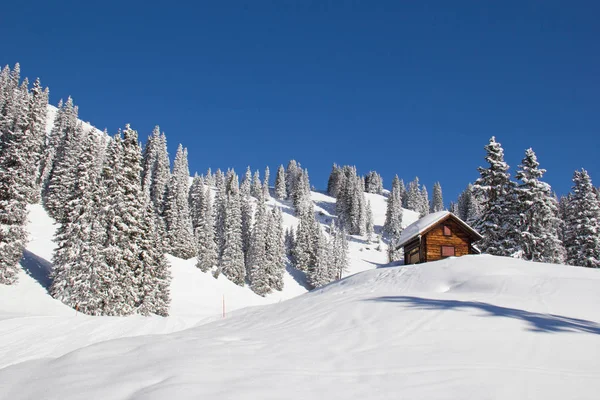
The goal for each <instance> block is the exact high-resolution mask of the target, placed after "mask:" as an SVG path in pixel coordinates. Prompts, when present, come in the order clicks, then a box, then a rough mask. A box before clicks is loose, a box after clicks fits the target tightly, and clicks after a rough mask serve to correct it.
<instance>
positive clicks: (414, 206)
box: [406, 176, 423, 214]
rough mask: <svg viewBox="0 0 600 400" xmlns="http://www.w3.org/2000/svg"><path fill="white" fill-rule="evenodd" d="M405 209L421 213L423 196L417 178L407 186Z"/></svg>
mask: <svg viewBox="0 0 600 400" xmlns="http://www.w3.org/2000/svg"><path fill="white" fill-rule="evenodd" d="M406 198H407V199H406V208H408V209H409V210H413V211H416V212H418V213H419V214H420V213H421V208H422V203H423V196H422V193H421V185H420V184H419V177H418V176H417V177H415V179H414V180H413V181H412V182H410V183H409V184H408V189H407V192H406Z"/></svg>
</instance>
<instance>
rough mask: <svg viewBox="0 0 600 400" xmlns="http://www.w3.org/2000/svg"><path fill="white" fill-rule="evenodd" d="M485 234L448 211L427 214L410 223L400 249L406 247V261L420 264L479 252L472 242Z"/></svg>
mask: <svg viewBox="0 0 600 400" xmlns="http://www.w3.org/2000/svg"><path fill="white" fill-rule="evenodd" d="M481 238H482V236H481V235H480V234H479V233H478V232H477V231H476V230H475V229H473V228H471V227H470V226H469V225H468V224H467V223H466V222H464V221H463V220H461V219H460V218H458V217H457V216H456V215H454V214H452V213H451V212H449V211H440V212H436V213H433V214H429V215H426V216H425V217H423V218H421V219H420V220H418V221H416V222H415V223H413V224H411V225H409V226H407V227H406V228H405V229H404V230H403V231H402V234H401V235H400V238H399V241H398V244H397V249H400V247H403V248H404V264H418V263H424V262H428V261H436V260H441V259H442V258H446V257H460V256H464V255H466V254H479V250H478V249H477V248H476V247H475V246H474V245H473V243H474V242H476V241H478V240H480V239H481Z"/></svg>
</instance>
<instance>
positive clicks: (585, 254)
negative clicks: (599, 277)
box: [565, 169, 600, 268]
mask: <svg viewBox="0 0 600 400" xmlns="http://www.w3.org/2000/svg"><path fill="white" fill-rule="evenodd" d="M573 184H574V185H573V189H572V193H571V196H570V199H569V202H568V208H567V216H566V221H565V222H566V229H565V247H566V250H567V263H568V264H569V265H577V266H582V267H590V268H599V267H600V205H599V204H598V197H596V193H595V190H594V187H593V186H592V180H591V178H590V176H589V175H588V173H587V171H586V170H584V169H582V170H581V171H575V173H574V174H573Z"/></svg>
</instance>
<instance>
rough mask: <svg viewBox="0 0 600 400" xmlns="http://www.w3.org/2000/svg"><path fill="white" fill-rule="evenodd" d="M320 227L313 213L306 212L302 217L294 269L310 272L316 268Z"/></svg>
mask: <svg viewBox="0 0 600 400" xmlns="http://www.w3.org/2000/svg"><path fill="white" fill-rule="evenodd" d="M318 225H319V224H318V223H317V221H316V220H315V215H314V213H313V212H305V213H303V214H301V215H300V223H299V224H298V227H297V228H296V232H295V233H296V234H295V238H294V239H295V240H294V248H293V250H292V262H293V265H294V268H296V269H298V270H300V271H304V272H308V271H309V270H310V269H311V268H312V267H313V266H314V263H313V262H314V258H315V252H316V250H315V243H316V237H315V233H316V232H317V229H319V226H318Z"/></svg>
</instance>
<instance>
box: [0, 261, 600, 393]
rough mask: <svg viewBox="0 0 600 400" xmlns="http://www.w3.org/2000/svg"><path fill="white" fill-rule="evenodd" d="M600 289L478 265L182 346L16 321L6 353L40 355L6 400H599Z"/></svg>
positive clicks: (189, 336)
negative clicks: (50, 337)
mask: <svg viewBox="0 0 600 400" xmlns="http://www.w3.org/2000/svg"><path fill="white" fill-rule="evenodd" d="M599 288H600V275H599V274H598V271H596V270H588V269H583V268H576V267H565V266H554V265H545V264H535V263H527V262H523V261H518V260H512V259H506V258H499V257H491V256H466V257H462V258H459V259H454V258H453V259H447V260H444V261H440V262H435V263H429V264H423V265H419V266H406V267H404V266H400V267H387V268H379V269H375V270H370V271H366V272H363V273H360V274H356V275H353V276H350V277H348V278H346V279H344V280H342V281H339V282H336V283H334V284H331V285H329V286H327V287H325V288H323V289H321V290H317V291H314V292H311V293H308V294H304V295H302V296H299V297H296V298H293V299H291V300H288V301H284V302H281V303H277V304H272V305H267V306H263V307H252V308H246V309H243V310H238V311H236V312H233V313H232V314H231V315H229V316H228V317H227V318H225V319H219V320H216V321H212V322H207V323H203V324H197V325H195V326H191V327H186V328H185V329H181V330H179V331H178V332H174V333H169V334H157V333H160V332H157V331H154V332H152V333H153V334H152V335H146V336H141V335H143V333H141V332H142V331H143V329H144V328H150V327H151V326H152V328H157V329H158V328H161V327H162V328H163V329H165V330H166V329H167V325H174V324H175V322H174V321H177V320H179V318H178V317H170V318H163V319H161V318H156V319H144V318H142V317H132V318H115V319H108V318H89V317H83V318H82V316H77V317H75V316H72V315H71V316H69V315H66V314H65V315H62V316H59V315H56V316H55V317H46V318H50V322H47V323H45V324H44V326H42V322H41V321H40V320H41V319H42V317H38V318H33V320H28V319H24V318H21V319H17V322H16V323H15V324H14V326H12V329H9V328H8V327H7V326H6V323H7V322H8V323H9V322H10V321H11V320H4V321H2V324H1V325H0V326H2V330H3V332H2V336H1V337H3V346H2V348H4V352H5V353H6V350H7V348H13V346H16V347H19V346H20V341H21V340H22V341H26V342H27V343H28V344H29V345H30V346H33V347H29V349H31V350H29V353H23V352H21V354H16V355H15V354H11V353H10V351H9V352H8V353H9V354H8V355H7V354H3V355H2V357H1V358H0V359H1V360H3V362H4V364H5V365H8V364H12V365H8V366H6V367H4V368H2V369H0V398H6V399H38V398H44V399H61V400H62V399H80V398H82V397H84V398H88V399H173V398H177V399H198V398H206V399H209V398H215V399H216V398H235V399H281V398H286V399H307V398H314V399H321V398H323V399H329V398H345V399H354V398H356V399H365V398H368V399H398V398H407V399H415V398H418V399H478V400H480V399H565V398H568V399H575V398H577V399H597V398H598V396H597V394H598V392H599V390H600V379H599V378H600V362H599V361H598V360H599V359H600V324H598V322H597V321H600V310H599V309H598V304H600V290H598V289H599ZM2 295H3V296H5V293H3V294H2ZM3 298H4V297H3ZM57 314H58V313H57ZM77 318H80V320H77ZM97 321H99V322H97ZM160 323H162V324H163V325H162V326H160ZM134 325H135V326H136V329H137V330H138V332H139V333H138V335H139V336H137V335H136V337H123V338H119V337H120V336H128V334H129V333H131V331H128V328H129V327H131V326H134ZM48 327H51V328H52V329H53V330H54V331H56V333H57V334H56V337H60V338H61V340H60V341H59V342H47V341H46V337H47V336H48V331H47V330H46V329H47V328H48ZM102 327H103V328H104V329H101V328H102ZM168 328H173V326H169V327H168ZM180 328H181V327H180ZM149 330H150V329H149ZM14 331H17V333H13V332H14ZM82 331H84V332H86V333H88V334H89V335H95V336H94V337H95V338H98V337H100V336H102V335H105V339H103V340H97V342H98V343H96V344H92V345H88V344H87V343H85V342H79V343H77V340H78V338H80V337H83V336H84V335H81V332H82ZM7 333H8V336H6V334H7ZM52 333H53V332H52V331H51V332H50V334H52ZM58 333H62V335H58ZM147 333H148V332H147ZM35 334H37V337H36V336H35ZM109 336H112V337H114V339H110V338H109ZM38 341H42V343H40V344H39V345H38ZM74 341H75V342H76V343H73V342H74ZM22 347H23V348H24V349H25V348H26V347H25V346H22ZM48 347H54V348H55V349H54V351H49V350H48V349H47V348H48ZM28 359H29V360H31V361H28V362H24V361H25V360H28ZM6 361H8V362H6Z"/></svg>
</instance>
